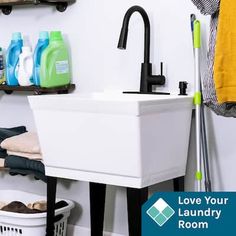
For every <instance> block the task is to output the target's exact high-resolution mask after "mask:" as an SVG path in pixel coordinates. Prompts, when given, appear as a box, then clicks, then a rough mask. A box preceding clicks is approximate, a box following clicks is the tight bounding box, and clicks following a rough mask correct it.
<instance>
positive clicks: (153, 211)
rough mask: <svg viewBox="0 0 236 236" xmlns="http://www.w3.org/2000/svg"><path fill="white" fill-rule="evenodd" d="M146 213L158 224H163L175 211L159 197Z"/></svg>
mask: <svg viewBox="0 0 236 236" xmlns="http://www.w3.org/2000/svg"><path fill="white" fill-rule="evenodd" d="M146 213H147V214H148V215H149V216H150V217H151V218H152V219H153V220H154V221H155V222H156V223H157V224H158V225H159V226H163V225H164V224H165V223H166V222H167V221H168V220H169V219H170V218H171V217H172V216H173V215H174V214H175V211H174V210H173V209H172V208H171V207H170V206H169V205H168V204H167V203H166V202H165V201H164V200H163V199H162V198H159V199H158V200H157V201H156V202H155V203H154V204H153V205H152V206H151V207H150V208H149V209H148V210H147V212H146Z"/></svg>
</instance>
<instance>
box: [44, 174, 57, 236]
mask: <svg viewBox="0 0 236 236" xmlns="http://www.w3.org/2000/svg"><path fill="white" fill-rule="evenodd" d="M56 189H57V178H55V177H49V176H48V177H47V229H46V236H53V235H54V219H55V204H56Z"/></svg>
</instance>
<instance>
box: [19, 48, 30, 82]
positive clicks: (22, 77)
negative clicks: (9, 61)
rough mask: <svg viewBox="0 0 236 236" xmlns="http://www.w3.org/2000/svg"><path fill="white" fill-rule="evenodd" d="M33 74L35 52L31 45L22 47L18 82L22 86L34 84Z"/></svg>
mask: <svg viewBox="0 0 236 236" xmlns="http://www.w3.org/2000/svg"><path fill="white" fill-rule="evenodd" d="M32 76H33V53H32V51H31V47H30V46H24V47H22V53H21V54H20V56H19V68H18V83H19V85H20V86H30V85H32V84H33V83H32Z"/></svg>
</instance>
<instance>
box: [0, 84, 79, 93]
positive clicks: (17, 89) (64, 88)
mask: <svg viewBox="0 0 236 236" xmlns="http://www.w3.org/2000/svg"><path fill="white" fill-rule="evenodd" d="M74 90H75V84H68V85H64V86H59V87H53V88H41V87H39V86H34V85H32V86H8V85H0V91H3V92H5V93H6V94H9V95H10V94H12V93H13V92H29V93H33V94H34V95H43V94H52V93H57V94H66V93H70V92H73V91H74Z"/></svg>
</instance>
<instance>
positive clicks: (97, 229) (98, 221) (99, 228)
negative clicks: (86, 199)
mask: <svg viewBox="0 0 236 236" xmlns="http://www.w3.org/2000/svg"><path fill="white" fill-rule="evenodd" d="M89 194H90V221H91V236H103V223H104V211H105V200H106V185H105V184H98V183H89Z"/></svg>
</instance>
